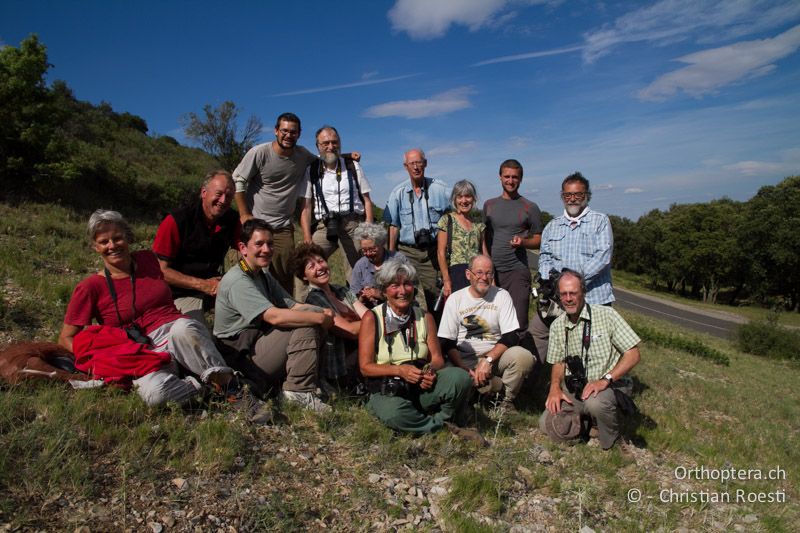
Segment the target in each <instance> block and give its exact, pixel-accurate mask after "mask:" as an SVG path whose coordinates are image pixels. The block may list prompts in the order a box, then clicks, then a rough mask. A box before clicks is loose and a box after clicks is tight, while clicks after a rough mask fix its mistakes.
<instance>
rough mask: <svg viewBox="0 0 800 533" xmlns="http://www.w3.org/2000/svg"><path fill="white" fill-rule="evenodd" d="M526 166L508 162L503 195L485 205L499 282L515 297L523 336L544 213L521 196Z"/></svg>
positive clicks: (502, 178)
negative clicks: (531, 258)
mask: <svg viewBox="0 0 800 533" xmlns="http://www.w3.org/2000/svg"><path fill="white" fill-rule="evenodd" d="M521 184H522V165H521V164H520V162H519V161H517V160H516V159H507V160H506V161H503V163H502V164H501V165H500V185H501V186H502V188H503V194H502V195H500V196H498V197H497V198H492V199H491V200H487V201H486V203H484V204H483V220H484V222H485V223H486V245H487V247H488V248H489V252H490V255H491V256H492V261H494V268H495V282H496V283H497V285H498V286H500V287H502V288H504V289H505V290H507V291H508V292H509V293H510V294H511V298H512V299H513V300H514V309H516V311H517V321H518V322H519V326H520V330H521V333H524V332H525V330H526V329H527V328H528V305H529V303H530V298H531V271H530V268H528V250H532V249H535V248H538V247H539V243H540V242H541V238H542V235H541V234H542V213H541V211H540V210H539V206H538V205H536V204H535V203H533V202H531V201H529V200H527V199H526V198H523V197H522V196H521V195H520V194H519V187H520V185H521Z"/></svg>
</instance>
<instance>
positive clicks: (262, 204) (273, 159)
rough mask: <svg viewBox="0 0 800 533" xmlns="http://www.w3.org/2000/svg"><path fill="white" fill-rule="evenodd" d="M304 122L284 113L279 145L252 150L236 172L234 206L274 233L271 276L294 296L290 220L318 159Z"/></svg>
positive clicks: (278, 128)
mask: <svg viewBox="0 0 800 533" xmlns="http://www.w3.org/2000/svg"><path fill="white" fill-rule="evenodd" d="M299 138H300V118H298V116H297V115H295V114H294V113H283V114H282V115H280V116H279V117H278V119H277V120H276V121H275V140H274V141H272V142H269V143H264V144H259V145H257V146H254V147H253V148H251V149H250V150H249V151H248V152H247V153H246V154H245V156H244V158H243V159H242V162H241V163H239V166H237V167H236V170H234V171H233V181H234V183H235V184H236V196H235V199H236V206H237V208H238V209H239V217H240V218H241V221H242V223H244V222H245V221H247V220H249V219H251V218H254V217H255V218H260V219H263V220H265V221H266V222H268V223H269V224H270V226H271V227H272V228H273V230H274V233H273V237H274V242H275V250H274V255H273V257H272V261H271V263H270V273H271V274H272V275H273V276H274V277H275V279H276V280H277V281H278V283H280V285H281V287H283V288H284V289H285V290H286V291H287V292H288V293H290V294H291V293H292V292H293V290H294V276H293V274H292V269H291V266H290V264H289V262H290V259H291V255H292V251H293V250H294V226H293V224H292V215H293V214H294V212H295V207H296V206H297V201H298V199H301V203H302V206H303V208H304V209H305V208H306V206H305V198H301V197H302V196H303V194H304V193H305V191H306V189H307V186H308V184H307V180H306V177H305V176H306V168H307V167H308V165H310V164H311V163H312V162H314V161H315V160H316V157H315V156H314V155H313V154H312V153H310V152H309V151H308V150H306V149H305V148H303V147H302V146H297V140H298V139H299Z"/></svg>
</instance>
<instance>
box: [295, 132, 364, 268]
mask: <svg viewBox="0 0 800 533" xmlns="http://www.w3.org/2000/svg"><path fill="white" fill-rule="evenodd" d="M316 139H317V149H318V150H319V157H320V159H319V160H318V161H315V162H314V163H312V164H311V165H309V167H308V170H307V173H306V179H307V181H308V186H307V187H306V190H305V206H304V208H303V212H302V214H301V218H300V225H301V226H302V228H303V240H304V241H305V242H306V243H311V242H313V243H314V244H316V245H317V246H319V247H320V248H322V251H323V252H324V253H325V259H327V258H329V257H330V256H331V254H333V252H335V251H336V249H337V248H338V247H339V244H340V243H341V245H342V249H343V250H344V253H345V256H346V261H345V277H346V278H347V279H350V272H351V270H352V268H353V265H355V263H356V261H358V258H359V256H358V252H359V246H358V243H357V242H356V239H355V230H356V227H357V226H358V224H359V223H360V222H363V221H365V220H366V221H367V222H372V220H373V218H372V200H370V196H369V193H370V190H371V189H370V186H369V182H367V179H366V178H365V177H364V172H363V171H362V170H361V166H360V165H359V164H358V163H357V162H356V161H354V160H352V159H350V158H349V157H342V156H341V140H340V138H339V132H337V131H336V128H334V127H333V126H322V127H321V128H320V129H319V130H317V134H316ZM312 211H313V214H312ZM312 217H313V219H314V224H313V225H312ZM312 231H313V233H312Z"/></svg>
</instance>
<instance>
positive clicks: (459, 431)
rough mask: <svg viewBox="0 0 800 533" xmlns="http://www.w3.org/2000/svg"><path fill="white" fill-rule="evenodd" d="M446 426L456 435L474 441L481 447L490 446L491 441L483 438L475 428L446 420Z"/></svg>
mask: <svg viewBox="0 0 800 533" xmlns="http://www.w3.org/2000/svg"><path fill="white" fill-rule="evenodd" d="M444 427H446V428H447V430H448V431H450V433H452V434H453V435H455V436H456V437H459V438H462V439H464V440H468V441H470V442H474V443H475V444H477V445H478V446H480V447H486V446H489V441H488V440H486V439H484V438H483V435H481V434H480V432H479V431H478V430H477V429H475V428H462V427H458V426H457V425H455V424H453V423H452V422H445V423H444Z"/></svg>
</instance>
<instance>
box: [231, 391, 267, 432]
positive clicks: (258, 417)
mask: <svg viewBox="0 0 800 533" xmlns="http://www.w3.org/2000/svg"><path fill="white" fill-rule="evenodd" d="M226 399H227V401H228V403H229V404H230V405H231V406H232V407H233V408H234V409H235V410H237V411H239V412H241V413H242V414H243V415H244V416H245V418H246V419H247V421H248V422H250V423H251V424H256V425H258V426H268V425H271V424H274V423H275V422H276V415H275V412H274V410H273V409H272V408H271V407H270V406H269V405H268V404H267V403H266V402H264V401H262V400H259V399H258V398H256V396H255V395H254V394H253V393H252V392H251V391H250V387H248V386H247V385H243V386H241V387H238V388H237V389H235V390H230V389H228V395H227V398H226Z"/></svg>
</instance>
